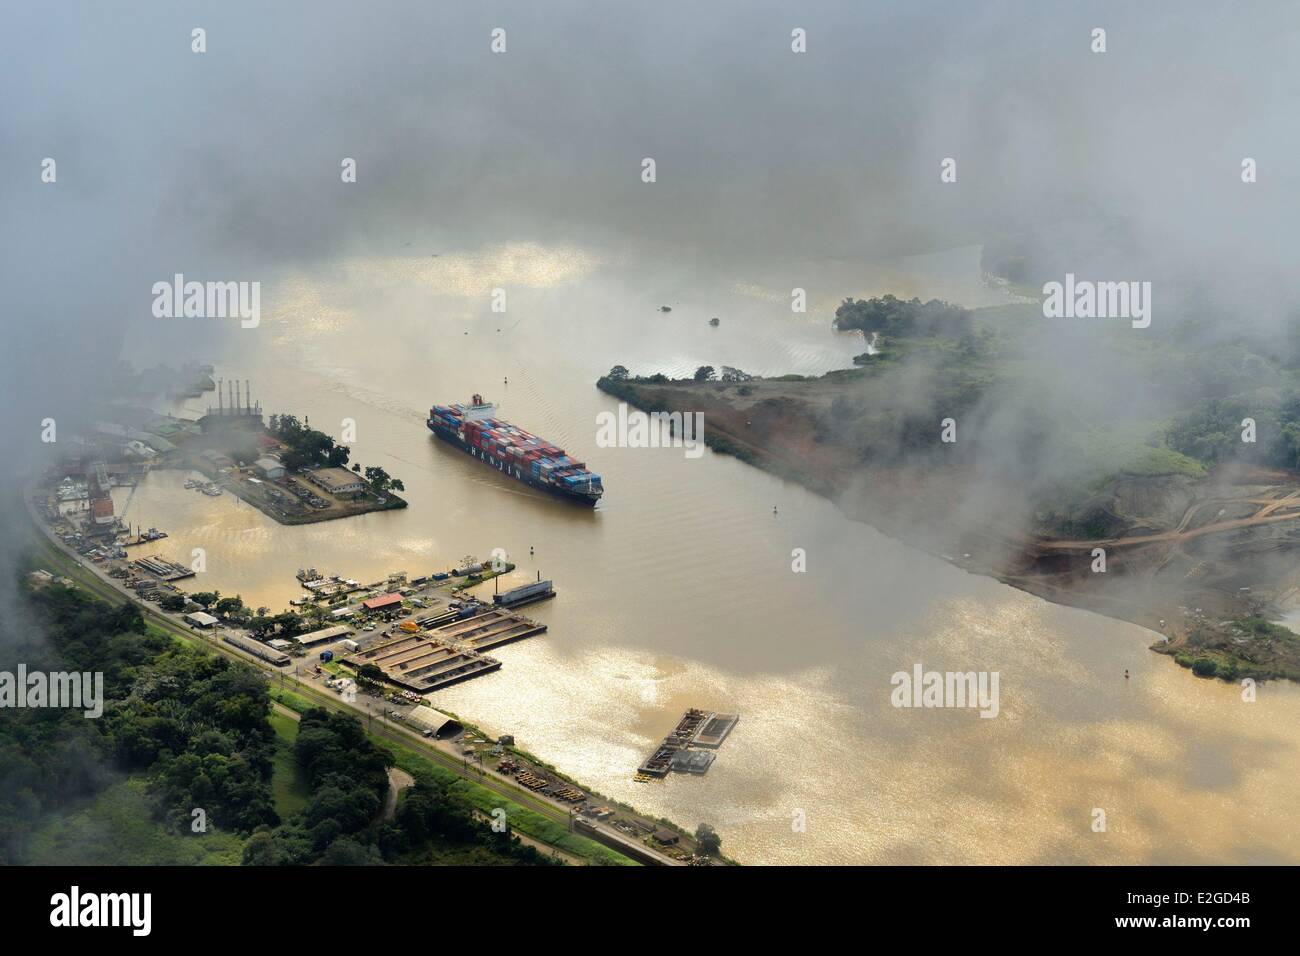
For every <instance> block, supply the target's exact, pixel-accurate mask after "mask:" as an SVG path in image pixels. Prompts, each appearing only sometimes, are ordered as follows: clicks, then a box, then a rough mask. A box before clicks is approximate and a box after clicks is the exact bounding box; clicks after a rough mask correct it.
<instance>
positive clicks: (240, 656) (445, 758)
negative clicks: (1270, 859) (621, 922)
mask: <svg viewBox="0 0 1300 956" xmlns="http://www.w3.org/2000/svg"><path fill="white" fill-rule="evenodd" d="M34 492H35V489H34V488H33V487H29V488H26V489H24V490H23V492H22V498H23V506H24V508H25V509H26V513H27V517H28V520H29V521H30V522H31V525H32V528H33V530H34V531H35V532H36V537H35V538H34V539H33V540H32V550H33V552H35V551H37V550H39V549H46V550H48V552H49V554H50V556H51V558H52V559H54V561H55V562H62V563H63V564H64V565H65V567H63V568H58V567H57V566H56V567H54V568H50V569H49V570H51V571H53V572H54V573H56V574H60V573H63V574H66V575H67V576H68V577H70V578H72V579H73V580H74V582H75V583H76V585H77V586H80V587H87V588H88V590H89V592H90V593H91V594H93V595H95V596H97V597H100V598H101V599H105V598H106V596H107V595H111V596H112V599H113V600H115V601H118V602H127V603H131V604H134V605H136V606H137V607H139V608H140V609H141V612H142V613H143V615H144V617H145V620H146V621H150V622H152V623H154V624H155V625H156V626H159V627H161V628H163V629H164V630H166V631H168V632H169V633H171V634H172V635H173V636H174V637H178V638H179V639H180V640H182V641H184V642H187V643H191V644H195V645H198V646H202V647H204V648H206V649H207V650H208V651H210V652H211V653H215V654H218V655H220V656H223V657H227V658H230V659H233V660H237V661H240V662H242V663H244V664H246V665H248V666H250V667H253V668H255V669H257V670H258V671H259V672H262V673H264V674H267V675H268V679H269V680H271V681H272V682H273V684H278V685H279V687H280V690H279V692H278V693H279V696H277V692H276V691H275V690H274V689H273V691H272V699H273V700H277V701H279V702H281V703H283V702H284V697H285V692H286V690H288V693H289V695H290V696H297V697H299V698H302V699H306V700H309V701H311V702H313V703H314V704H315V705H316V706H325V707H327V708H330V709H337V710H342V711H343V712H344V713H348V714H351V715H352V716H354V717H357V719H359V720H362V721H363V722H364V721H365V720H366V718H367V716H368V711H367V710H365V709H363V708H362V707H361V706H359V705H355V704H347V703H344V702H342V701H341V700H339V699H336V698H335V697H334V696H333V695H328V694H325V693H324V692H323V691H322V690H321V689H320V688H318V687H316V686H314V685H313V684H311V683H310V682H309V681H304V680H303V679H301V678H300V677H298V676H297V675H296V674H295V673H293V672H291V671H288V670H286V669H281V668H277V667H274V666H272V665H271V664H269V663H267V662H265V661H262V660H259V659H257V658H255V657H254V656H252V655H250V654H248V653H245V652H243V651H241V650H238V649H236V648H233V647H232V646H230V645H228V644H225V643H223V642H222V641H220V640H219V639H218V638H217V637H216V634H215V632H211V633H209V632H203V631H198V630H194V629H193V628H189V627H187V626H186V625H185V624H184V623H183V621H182V620H181V619H180V618H179V616H178V615H176V614H171V613H169V612H166V611H163V610H162V609H161V608H159V607H157V606H155V605H153V604H150V603H149V602H146V601H143V600H141V599H140V598H139V597H138V596H137V595H134V594H132V593H130V592H129V591H127V590H126V589H125V588H123V587H122V586H121V585H120V583H119V582H118V581H116V580H114V579H112V578H109V577H108V576H107V575H106V574H104V573H103V572H102V571H101V570H100V569H99V568H97V567H96V566H95V565H93V564H92V563H90V562H87V561H85V560H84V559H83V558H82V557H81V556H80V555H78V554H77V553H76V552H75V551H74V550H72V549H70V548H69V547H68V546H67V545H66V544H65V543H64V542H62V541H60V540H58V538H57V537H56V536H55V535H54V534H53V531H52V529H51V528H49V526H48V525H47V524H46V523H45V521H44V520H43V519H42V517H41V515H40V514H38V513H37V511H36V508H35V506H34V503H33V495H34ZM477 583H479V584H481V583H483V582H482V581H479V582H477ZM285 685H291V690H290V689H288V688H286V686H285ZM369 716H372V717H373V716H374V715H373V714H369ZM453 716H455V715H453ZM378 717H379V720H380V726H379V727H374V728H372V729H371V730H369V731H368V732H370V733H373V734H375V735H377V736H378V737H379V738H380V739H382V740H386V741H387V742H388V743H390V744H397V745H398V746H402V747H406V748H407V749H410V750H412V751H414V752H415V753H416V754H417V755H420V756H422V757H423V759H425V760H433V761H434V762H435V763H437V764H439V766H440V768H441V772H444V773H445V772H451V773H454V774H455V775H456V776H459V777H461V778H462V779H464V780H467V781H469V782H470V783H471V784H477V785H478V786H480V787H484V788H486V789H487V790H490V791H494V792H496V793H498V794H500V795H501V797H504V798H505V799H507V800H510V801H513V802H514V803H516V804H518V805H520V806H523V807H524V808H525V809H528V810H530V811H532V812H534V813H540V814H541V815H542V816H543V817H545V818H546V819H547V820H549V821H550V822H551V823H555V822H562V825H567V824H569V823H571V817H570V810H571V808H570V807H569V806H567V805H562V804H557V803H553V802H552V801H551V800H549V799H548V798H545V797H543V796H541V795H539V794H536V793H533V792H531V791H528V790H525V789H523V788H522V787H519V786H516V785H513V784H511V783H509V782H508V781H507V780H505V779H504V778H499V777H498V775H495V774H487V773H485V772H484V773H479V772H475V771H471V770H467V771H466V772H464V773H462V772H461V770H460V769H459V768H460V767H461V765H462V763H463V761H462V760H461V759H460V758H458V757H457V756H456V755H455V754H454V753H453V752H452V751H450V750H448V749H447V748H445V747H438V746H435V745H433V744H431V743H430V742H429V741H427V740H424V739H422V738H421V737H418V736H415V735H414V734H413V733H412V732H411V730H410V728H408V727H405V726H403V725H402V724H400V723H393V722H391V721H388V719H387V718H386V717H385V716H384V713H383V711H382V709H381V710H379V711H378ZM458 719H459V718H458ZM465 725H466V726H467V727H472V728H475V729H477V725H475V724H473V723H472V721H469V722H466V724H465ZM510 749H511V750H513V751H516V752H517V753H518V754H519V755H520V756H521V757H523V758H524V759H526V760H529V761H531V762H534V763H536V764H537V765H538V766H540V767H542V768H543V769H546V770H549V771H550V772H552V773H553V774H554V775H555V776H557V777H560V778H562V779H564V780H565V781H568V782H570V783H572V784H573V785H574V786H577V787H578V788H579V789H581V790H584V791H585V792H586V793H588V794H589V795H590V796H592V797H595V798H597V799H599V800H601V801H604V802H606V803H607V804H609V805H610V806H612V807H617V808H620V809H622V810H623V811H624V812H625V813H628V814H630V815H632V816H634V817H637V818H639V819H641V820H645V821H653V822H654V823H658V824H660V825H663V826H667V827H670V828H671V829H673V830H675V831H676V832H677V833H679V834H681V835H682V836H683V837H685V838H687V840H690V841H691V843H690V845H693V838H692V837H691V834H690V831H688V830H687V828H686V827H684V826H682V825H680V824H678V823H677V822H676V821H671V820H667V819H664V818H659V817H654V816H652V815H650V814H647V813H643V812H641V811H639V810H637V809H636V808H635V807H632V806H631V805H629V804H627V803H624V802H623V801H618V800H612V799H610V798H608V797H605V796H604V795H603V794H601V793H600V792H599V791H596V790H594V789H592V788H590V787H587V786H585V785H584V784H582V783H581V782H579V781H577V780H575V779H574V778H572V777H571V776H569V775H568V774H565V773H564V772H563V771H561V770H559V769H558V768H556V767H554V766H552V765H551V764H549V763H547V762H546V761H543V760H540V759H538V758H536V757H534V756H533V755H532V754H531V753H529V752H528V751H527V750H525V749H523V748H520V747H515V746H513V745H512V746H511V748H510ZM444 751H445V752H444ZM466 766H467V765H466ZM498 799H499V798H498ZM593 826H594V827H595V829H594V830H588V831H586V833H587V837H586V838H587V839H589V840H591V841H593V842H594V843H596V844H598V845H600V846H602V847H604V848H606V849H607V850H610V851H613V852H615V853H617V854H619V855H620V856H621V857H624V858H627V859H629V860H632V861H634V862H640V863H645V864H649V865H659V866H682V865H685V864H684V863H682V862H681V861H679V860H677V859H675V858H673V857H672V856H669V855H668V854H666V853H663V852H660V851H659V850H657V849H655V848H653V847H650V846H649V845H648V844H645V843H643V842H636V843H632V842H631V841H630V838H629V837H628V836H626V835H624V834H622V833H619V832H618V831H616V830H614V829H613V828H612V827H610V826H609V825H607V824H605V823H604V822H597V823H593ZM521 832H526V831H521ZM713 865H723V866H727V865H739V864H738V862H737V861H736V860H734V859H733V858H731V857H728V856H726V855H725V853H724V854H720V855H719V856H717V857H715V858H714V863H713Z"/></svg>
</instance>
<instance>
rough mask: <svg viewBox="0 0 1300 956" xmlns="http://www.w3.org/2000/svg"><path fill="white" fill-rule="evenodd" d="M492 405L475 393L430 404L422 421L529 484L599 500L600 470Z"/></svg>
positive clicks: (588, 501) (581, 498) (590, 502)
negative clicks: (591, 468)
mask: <svg viewBox="0 0 1300 956" xmlns="http://www.w3.org/2000/svg"><path fill="white" fill-rule="evenodd" d="M496 410H497V407H496V406H495V405H493V404H491V403H489V402H485V401H483V396H481V395H475V396H474V397H473V399H472V400H471V402H470V404H468V405H460V404H457V405H434V406H433V407H432V408H430V409H429V419H428V421H427V422H426V423H425V424H427V425H428V426H429V431H431V432H433V433H434V434H435V435H437V436H438V437H439V438H441V439H442V440H443V441H445V442H448V443H450V444H452V445H455V446H456V447H457V448H459V449H460V450H461V451H463V452H466V453H467V454H469V455H473V456H474V457H475V458H477V459H478V460H479V461H481V462H483V463H484V464H485V465H488V466H489V467H491V468H495V469H496V470H497V471H499V472H501V473H502V474H504V475H506V476H507V477H510V478H513V479H514V480H516V481H520V482H523V483H524V484H526V485H528V486H529V487H532V488H539V489H541V490H543V491H549V492H550V493H551V494H553V495H559V496H560V497H561V498H565V499H566V500H568V501H576V502H578V503H580V504H584V505H588V506H592V505H595V504H596V502H597V501H599V500H600V496H601V495H603V494H604V493H605V489H604V488H603V487H601V483H600V475H597V474H593V473H592V472H590V471H588V470H587V466H586V465H585V464H583V463H582V462H580V461H575V460H574V459H573V458H571V457H569V456H568V455H566V454H565V453H564V449H563V448H560V447H559V446H557V445H552V444H551V443H550V442H548V441H545V440H544V439H541V438H538V437H537V436H536V435H534V434H532V433H531V432H527V431H525V430H524V429H522V428H519V427H518V426H516V425H511V424H510V423H509V422H506V421H502V420H501V419H499V418H497V417H496Z"/></svg>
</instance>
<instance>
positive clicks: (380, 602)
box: [361, 593, 402, 611]
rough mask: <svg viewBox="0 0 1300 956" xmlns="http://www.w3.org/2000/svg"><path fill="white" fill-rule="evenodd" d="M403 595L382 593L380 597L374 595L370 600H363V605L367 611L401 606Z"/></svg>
mask: <svg viewBox="0 0 1300 956" xmlns="http://www.w3.org/2000/svg"><path fill="white" fill-rule="evenodd" d="M401 604H402V596H401V595H400V594H396V593H393V594H381V595H380V596H379V597H373V598H371V599H370V600H368V601H362V602H361V606H362V607H363V608H365V609H366V610H367V611H382V610H385V609H387V608H394V607H400V606H401Z"/></svg>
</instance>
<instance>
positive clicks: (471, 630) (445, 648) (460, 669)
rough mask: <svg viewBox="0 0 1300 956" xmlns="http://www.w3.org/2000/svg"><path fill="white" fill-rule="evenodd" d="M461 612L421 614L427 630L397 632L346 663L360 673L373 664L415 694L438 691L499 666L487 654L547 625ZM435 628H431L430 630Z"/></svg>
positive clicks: (504, 614)
mask: <svg viewBox="0 0 1300 956" xmlns="http://www.w3.org/2000/svg"><path fill="white" fill-rule="evenodd" d="M457 615H458V612H456V611H447V612H433V613H431V614H427V615H424V616H423V621H422V622H421V621H419V620H417V623H424V624H425V625H426V626H429V629H428V630H421V631H416V632H414V633H410V634H399V635H397V636H395V637H394V638H392V639H391V640H388V641H384V642H383V643H380V644H375V645H372V646H370V647H368V648H366V649H365V650H362V651H358V652H357V653H356V654H352V655H350V656H348V657H346V658H344V659H343V663H345V664H347V665H349V666H350V667H353V668H356V669H358V670H359V669H360V668H361V667H362V666H364V665H366V664H373V665H375V666H376V667H378V668H379V669H380V670H381V671H382V672H383V674H384V677H385V678H386V679H387V680H389V681H391V682H392V683H394V684H397V685H399V686H401V687H405V688H407V689H408V690H413V691H415V692H417V693H428V692H429V691H434V690H438V689H439V688H441V687H446V686H448V685H450V684H454V683H457V682H458V681H462V680H466V679H468V678H470V677H478V676H479V675H480V674H486V673H488V672H490V671H494V670H496V669H497V668H499V667H500V666H501V662H500V661H499V660H497V659H496V658H495V657H489V656H488V655H487V654H485V653H484V651H487V650H491V649H492V648H495V647H501V646H502V645H504V644H509V643H512V642H513V641H518V640H522V639H523V638H526V637H532V636H533V635H534V634H541V633H543V632H544V631H545V630H546V625H544V624H538V623H537V622H536V621H533V620H530V619H528V618H526V617H524V616H523V615H521V614H511V613H510V612H508V611H504V610H500V609H498V608H487V609H484V610H483V611H482V612H480V613H479V614H476V615H474V616H473V617H465V618H459V617H458V616H457ZM430 625H431V626H430Z"/></svg>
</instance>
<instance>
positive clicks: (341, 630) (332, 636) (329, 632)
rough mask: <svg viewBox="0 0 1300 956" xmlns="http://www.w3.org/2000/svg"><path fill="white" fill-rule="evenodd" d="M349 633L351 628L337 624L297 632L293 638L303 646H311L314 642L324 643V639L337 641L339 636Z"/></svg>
mask: <svg viewBox="0 0 1300 956" xmlns="http://www.w3.org/2000/svg"><path fill="white" fill-rule="evenodd" d="M351 633H352V628H350V627H348V626H347V625H346V624H337V625H335V626H334V627H326V628H322V629H321V630H319V631H311V632H310V633H307V634H299V635H298V636H297V637H295V638H294V640H295V641H297V642H298V643H299V644H301V645H302V646H303V647H312V646H313V645H315V644H324V643H325V642H326V641H337V640H338V639H339V638H341V637H347V636H348V635H349V634H351Z"/></svg>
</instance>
